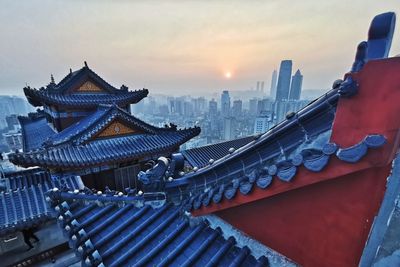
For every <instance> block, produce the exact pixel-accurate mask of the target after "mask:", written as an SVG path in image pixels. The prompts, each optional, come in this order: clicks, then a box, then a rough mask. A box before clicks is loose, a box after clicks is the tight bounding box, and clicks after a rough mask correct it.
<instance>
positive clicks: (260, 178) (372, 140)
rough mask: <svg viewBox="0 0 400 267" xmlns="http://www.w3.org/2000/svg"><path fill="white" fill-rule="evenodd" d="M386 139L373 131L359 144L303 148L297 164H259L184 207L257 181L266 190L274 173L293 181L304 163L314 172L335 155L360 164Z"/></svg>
mask: <svg viewBox="0 0 400 267" xmlns="http://www.w3.org/2000/svg"><path fill="white" fill-rule="evenodd" d="M386 142H387V139H386V137H385V136H384V135H381V134H370V135H367V136H366V137H365V138H364V139H363V140H361V141H360V142H359V143H357V144H355V145H353V146H350V147H347V148H340V147H339V146H338V145H337V144H334V143H327V144H325V145H323V146H322V147H321V148H319V149H315V148H313V149H309V148H307V149H303V150H302V151H301V152H300V154H301V157H299V158H296V162H295V163H294V162H293V160H282V161H278V162H276V163H275V164H272V165H268V166H261V167H260V166H258V167H256V168H255V169H253V171H252V172H251V173H249V174H245V175H243V176H242V177H240V178H236V179H234V180H232V181H231V182H227V183H225V184H223V186H224V187H223V192H220V191H221V190H220V189H221V184H218V183H216V184H215V185H214V186H211V187H209V188H207V190H206V191H207V192H201V193H197V194H195V195H193V196H191V197H190V198H189V199H187V200H185V201H183V203H182V206H183V207H184V208H185V209H187V210H188V211H190V210H193V209H199V208H201V207H202V206H208V203H209V200H208V198H210V199H214V203H219V202H220V201H222V198H221V197H217V198H214V196H217V195H221V196H225V198H226V199H228V200H229V199H233V198H234V197H235V195H236V193H237V191H239V192H240V193H241V194H242V195H247V194H248V193H250V191H251V190H252V188H253V187H254V184H255V185H256V186H257V187H258V188H260V189H266V188H267V187H269V186H270V185H271V184H272V182H273V177H274V176H276V177H277V178H278V179H280V180H281V181H284V182H291V181H292V179H293V178H294V177H295V176H296V173H297V169H298V168H299V167H300V166H302V165H303V166H304V168H306V169H307V170H309V171H311V172H320V171H322V170H323V169H324V168H325V167H326V166H327V165H328V163H329V159H330V157H332V156H335V157H336V158H338V159H339V160H341V161H343V162H346V163H350V164H353V163H357V162H359V161H360V160H361V159H362V158H363V157H364V156H366V155H367V153H368V151H369V150H370V149H377V148H380V147H382V146H383V145H385V144H386ZM300 159H301V160H302V162H301V164H299V163H298V162H297V161H299V160H300ZM259 165H262V164H259ZM271 169H276V172H271V171H270V170H271ZM253 176H255V177H256V178H254V177H253ZM237 185H239V186H237ZM210 192H211V193H210ZM204 198H207V200H206V201H204ZM205 204H207V205H205ZM188 208H189V209H188Z"/></svg>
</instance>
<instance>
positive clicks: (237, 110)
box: [232, 100, 243, 118]
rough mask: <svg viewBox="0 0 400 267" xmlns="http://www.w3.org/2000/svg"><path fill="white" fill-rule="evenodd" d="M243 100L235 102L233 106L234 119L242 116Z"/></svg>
mask: <svg viewBox="0 0 400 267" xmlns="http://www.w3.org/2000/svg"><path fill="white" fill-rule="evenodd" d="M242 106H243V103H242V100H235V101H233V105H232V116H234V117H236V118H237V117H240V116H241V115H242Z"/></svg>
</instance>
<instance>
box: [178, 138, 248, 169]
mask: <svg viewBox="0 0 400 267" xmlns="http://www.w3.org/2000/svg"><path fill="white" fill-rule="evenodd" d="M254 138H255V136H247V137H242V138H238V139H234V140H229V141H225V142H220V143H216V144H212V145H206V146H201V147H195V148H191V149H187V150H183V151H181V153H182V155H183V156H184V157H185V159H186V160H187V161H188V162H189V163H190V165H192V166H193V167H198V168H202V167H205V166H206V165H208V164H209V162H210V159H212V160H214V161H215V160H218V159H220V158H222V157H224V156H226V155H227V154H228V153H229V149H231V148H233V149H238V148H239V147H242V146H244V145H246V144H248V143H250V142H251V141H253V140H254Z"/></svg>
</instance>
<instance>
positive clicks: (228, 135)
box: [224, 117, 236, 140]
mask: <svg viewBox="0 0 400 267" xmlns="http://www.w3.org/2000/svg"><path fill="white" fill-rule="evenodd" d="M235 129H236V119H235V118H234V117H226V118H224V140H232V139H234V138H236V135H235Z"/></svg>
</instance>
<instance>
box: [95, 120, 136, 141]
mask: <svg viewBox="0 0 400 267" xmlns="http://www.w3.org/2000/svg"><path fill="white" fill-rule="evenodd" d="M134 133H139V132H138V131H136V130H135V129H132V128H130V127H128V126H126V125H125V124H123V123H121V122H119V121H113V122H111V123H110V124H109V125H108V126H107V127H106V128H104V129H103V130H101V131H100V132H99V133H98V134H97V135H96V136H95V137H94V138H104V137H110V136H118V135H125V134H134Z"/></svg>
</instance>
